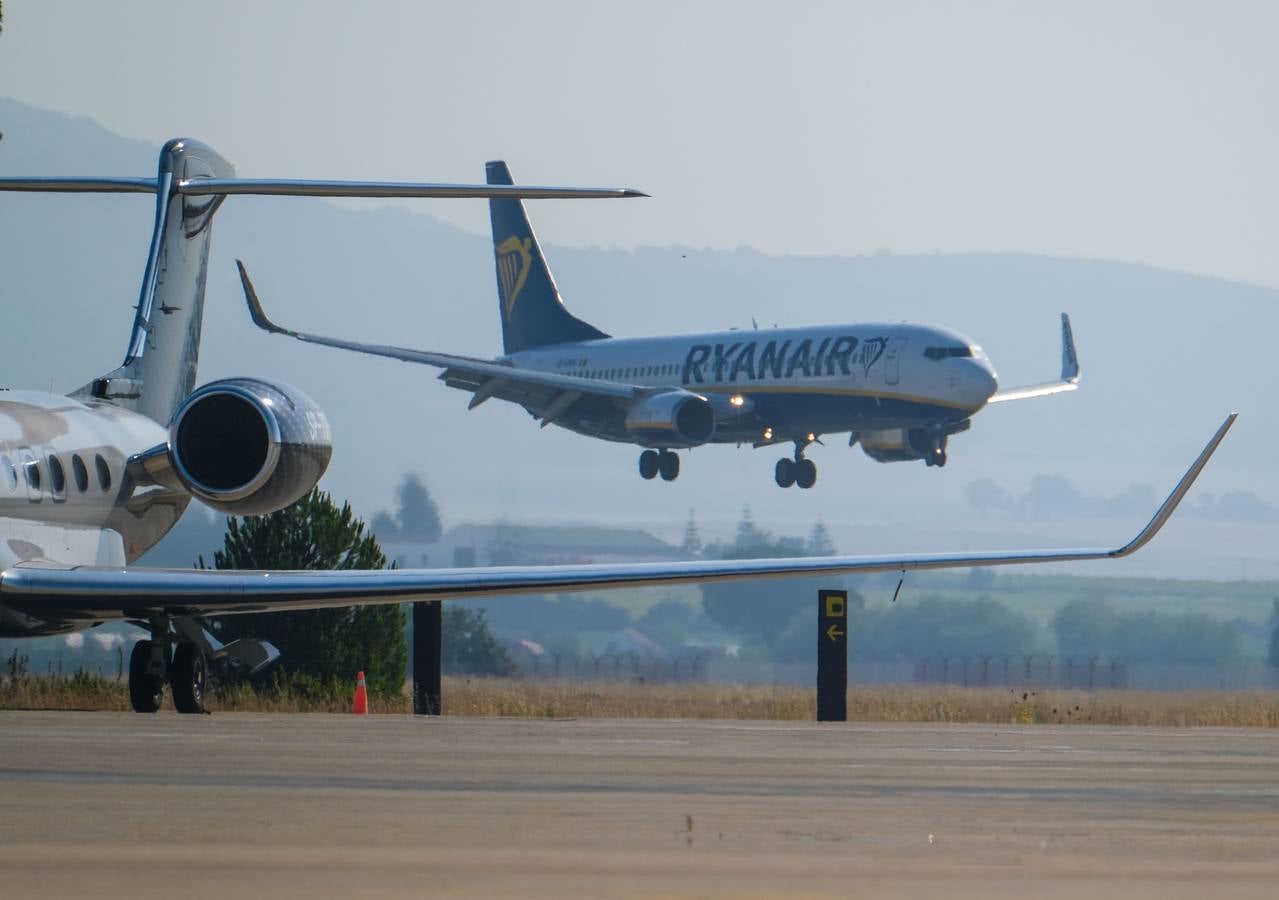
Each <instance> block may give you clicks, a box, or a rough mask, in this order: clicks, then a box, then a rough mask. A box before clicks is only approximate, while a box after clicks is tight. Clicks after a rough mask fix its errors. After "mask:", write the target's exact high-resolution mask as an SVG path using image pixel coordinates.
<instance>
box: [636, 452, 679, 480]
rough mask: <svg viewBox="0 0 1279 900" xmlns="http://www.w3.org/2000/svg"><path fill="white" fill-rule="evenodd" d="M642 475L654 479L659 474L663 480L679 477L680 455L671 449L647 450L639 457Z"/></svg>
mask: <svg viewBox="0 0 1279 900" xmlns="http://www.w3.org/2000/svg"><path fill="white" fill-rule="evenodd" d="M639 472H640V477H641V478H643V479H644V480H645V481H652V480H653V479H654V478H656V477H657V476H658V475H661V476H662V480H663V481H674V480H675V479H676V478H678V477H679V455H678V454H676V453H674V452H673V451H671V450H645V451H644V452H643V453H641V454H640V458H639Z"/></svg>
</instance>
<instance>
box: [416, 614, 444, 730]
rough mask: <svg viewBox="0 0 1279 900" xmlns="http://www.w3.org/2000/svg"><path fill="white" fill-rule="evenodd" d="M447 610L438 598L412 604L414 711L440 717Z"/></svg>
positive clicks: (418, 714)
mask: <svg viewBox="0 0 1279 900" xmlns="http://www.w3.org/2000/svg"><path fill="white" fill-rule="evenodd" d="M443 645H444V609H443V604H442V603H441V602H440V601H439V600H427V601H424V602H421V603H414V604H413V714H414V715H416V716H438V715H439V714H440V710H441V708H442V707H441V702H440V674H441V671H442V669H443V663H444V660H443V656H444V647H443Z"/></svg>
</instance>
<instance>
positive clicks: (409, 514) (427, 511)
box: [369, 472, 444, 544]
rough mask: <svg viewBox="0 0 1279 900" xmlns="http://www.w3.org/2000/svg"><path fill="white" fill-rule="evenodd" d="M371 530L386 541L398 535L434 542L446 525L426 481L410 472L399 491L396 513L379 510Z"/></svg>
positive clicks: (396, 493)
mask: <svg viewBox="0 0 1279 900" xmlns="http://www.w3.org/2000/svg"><path fill="white" fill-rule="evenodd" d="M369 530H370V531H372V532H373V533H374V534H376V535H379V536H380V537H381V538H382V539H383V540H385V539H387V538H393V537H394V538H401V539H405V540H413V541H419V542H421V543H424V544H431V543H434V542H435V541H438V540H439V539H440V535H441V534H442V533H443V530H444V528H443V525H442V523H441V522H440V509H439V507H438V506H436V505H435V500H434V499H432V497H431V492H430V491H428V490H427V489H426V484H425V482H423V481H422V479H421V478H420V477H419V476H418V475H415V474H413V473H412V472H410V473H408V474H407V475H405V476H404V478H403V479H402V480H401V481H400V486H399V487H398V488H396V490H395V512H394V513H388V512H379V513H377V514H376V515H375V516H373V521H372V523H371V525H370V529H369Z"/></svg>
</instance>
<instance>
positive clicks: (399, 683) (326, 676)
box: [199, 488, 408, 696]
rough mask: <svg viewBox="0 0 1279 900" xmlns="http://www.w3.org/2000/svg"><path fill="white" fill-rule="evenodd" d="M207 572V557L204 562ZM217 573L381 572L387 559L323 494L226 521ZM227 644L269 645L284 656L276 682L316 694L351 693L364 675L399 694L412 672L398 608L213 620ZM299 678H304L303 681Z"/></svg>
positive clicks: (383, 690)
mask: <svg viewBox="0 0 1279 900" xmlns="http://www.w3.org/2000/svg"><path fill="white" fill-rule="evenodd" d="M199 565H200V568H204V567H205V565H204V558H203V557H201V558H200V562H199ZM213 565H214V568H217V569H308V570H329V569H384V568H386V567H387V563H386V556H385V555H384V554H383V553H382V548H381V547H379V546H378V543H377V539H376V538H374V537H373V536H372V535H370V534H365V530H364V523H363V522H361V521H360V520H359V519H357V518H355V516H354V515H353V514H352V512H351V506H350V504H349V503H344V504H343V505H342V507H341V509H339V508H338V507H337V505H336V504H334V503H333V500H332V498H331V497H330V496H329V495H328V494H327V493H325V492H324V491H321V490H319V489H318V488H316V489H313V490H311V491H310V493H308V494H307V495H306V496H305V497H303V498H302V499H301V500H299V501H298V502H297V503H294V504H293V505H292V506H289V507H286V508H285V509H282V510H280V511H278V512H274V513H271V514H269V515H265V516H254V517H249V518H236V517H234V516H231V517H229V518H228V519H227V533H226V537H225V538H224V541H223V546H222V549H221V550H219V551H217V552H216V553H215V554H214V555H213ZM212 624H213V627H214V630H215V632H216V633H217V634H218V636H219V638H220V639H221V640H223V641H230V640H235V639H236V638H240V637H257V638H262V639H263V640H268V641H270V642H271V643H273V644H275V646H276V647H277V648H279V650H280V654H281V660H280V665H279V666H278V667H277V672H275V673H274V675H273V676H271V677H272V678H273V679H274V680H278V679H279V678H281V677H285V678H291V679H293V681H294V683H295V684H312V683H313V684H314V686H315V687H317V688H320V689H322V688H328V687H335V686H344V687H345V686H350V685H353V684H354V681H355V675H356V673H357V672H359V671H363V672H364V673H365V680H366V683H367V685H368V688H369V690H370V691H371V692H372V693H374V694H380V695H383V696H391V695H396V694H399V693H400V691H401V689H402V688H403V686H404V679H405V675H406V672H407V668H408V646H407V644H406V642H405V639H404V612H403V610H402V609H401V608H400V607H398V606H395V605H380V606H360V607H352V608H341V609H317V610H304V611H300V612H280V613H262V614H260V615H246V616H226V617H223V618H221V619H217V620H214V622H213V623H212ZM298 676H301V677H300V678H299V677H298Z"/></svg>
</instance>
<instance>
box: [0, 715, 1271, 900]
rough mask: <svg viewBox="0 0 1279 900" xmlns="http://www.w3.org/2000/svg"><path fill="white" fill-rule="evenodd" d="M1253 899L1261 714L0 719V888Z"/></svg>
mask: <svg viewBox="0 0 1279 900" xmlns="http://www.w3.org/2000/svg"><path fill="white" fill-rule="evenodd" d="M245 894H248V895H256V896H270V897H273V898H281V897H325V896H369V897H395V896H406V897H408V896H414V897H420V896H441V895H447V896H473V897H484V896H510V895H519V896H521V897H527V896H637V897H639V896H653V895H658V896H734V897H737V896H771V895H778V894H788V895H791V896H797V897H807V896H827V895H840V896H853V895H856V896H867V897H945V898H947V900H953V898H963V897H978V896H980V897H983V898H1003V897H1009V898H1014V897H1015V898H1019V900H1024V898H1028V897H1032V898H1034V897H1070V898H1075V900H1078V898H1086V900H1093V898H1096V897H1104V896H1111V897H1119V896H1122V897H1125V898H1144V897H1152V898H1153V897H1157V898H1160V900H1172V898H1180V897H1196V898H1199V897H1217V898H1221V897H1274V896H1277V895H1279V734H1276V733H1274V732H1266V731H1245V730H1227V729H1196V730H1174V729H1163V730H1159V729H1130V728H1091V727H1069V728H1056V727H1041V726H1036V727H1020V728H1012V727H999V726H994V727H991V726H973V725H953V726H936V725H856V724H854V725H848V726H833V725H816V724H807V723H763V722H696V721H615V720H578V721H530V720H510V719H506V720H477V719H451V718H445V719H433V720H428V719H416V720H415V719H411V718H408V717H369V718H367V719H359V718H355V717H351V716H267V715H227V714H222V715H215V716H211V717H182V716H177V715H165V714H161V715H158V716H134V715H127V714H100V713H0V897H4V898H6V900H8V898H20V897H72V896H86V897H90V896H91V897H95V898H101V897H129V898H138V897H151V896H156V897H158V896H166V897H172V896H191V897H218V898H225V897H227V896H239V895H245Z"/></svg>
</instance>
